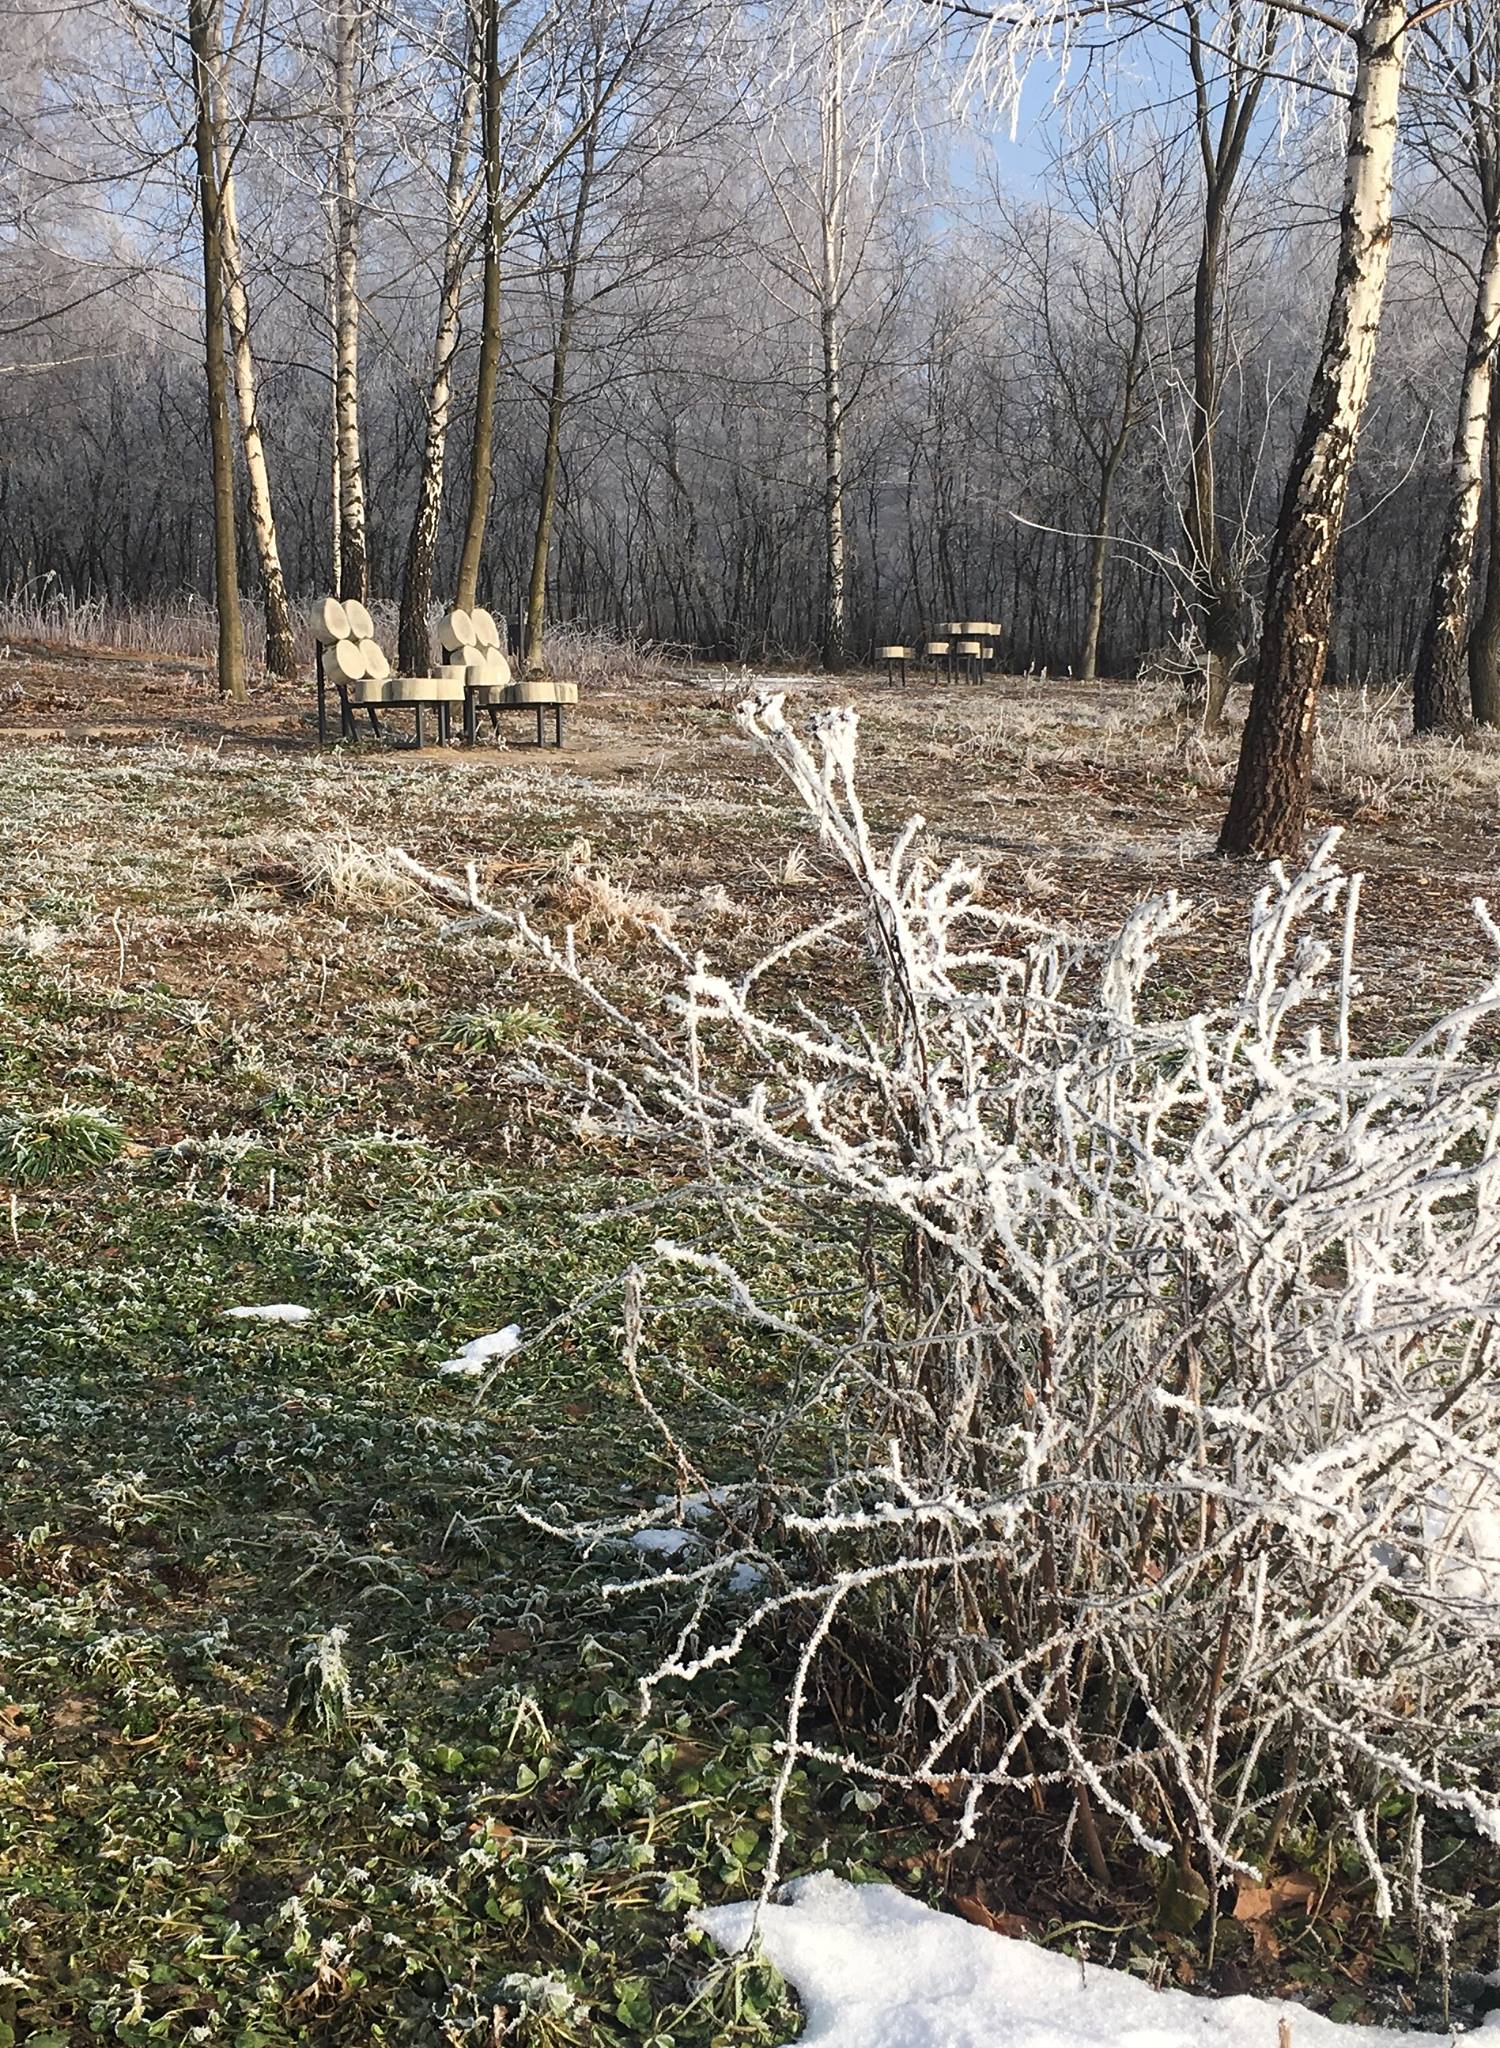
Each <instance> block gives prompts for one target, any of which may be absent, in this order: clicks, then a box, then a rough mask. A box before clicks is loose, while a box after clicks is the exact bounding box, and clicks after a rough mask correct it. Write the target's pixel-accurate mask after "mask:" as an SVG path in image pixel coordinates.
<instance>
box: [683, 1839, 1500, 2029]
mask: <svg viewBox="0 0 1500 2048" xmlns="http://www.w3.org/2000/svg"><path fill="white" fill-rule="evenodd" d="M692 1917H693V1921H694V1924H695V1925H697V1926H699V1927H702V1928H704V1929H706V1931H707V1932H708V1933H709V1934H710V1935H711V1936H712V1937H713V1939H714V1940H715V1941H716V1942H717V1943H718V1944H719V1946H720V1947H721V1948H723V1949H727V1950H730V1951H734V1950H737V1949H740V1948H743V1947H744V1946H745V1944H746V1943H747V1942H748V1941H749V1940H750V1939H751V1937H752V1934H753V1933H754V1932H755V1931H756V1918H757V1915H756V1908H755V1906H754V1905H753V1904H750V1905H743V1906H712V1907H709V1908H707V1909H705V1910H703V1911H700V1912H697V1913H695V1914H694V1915H693V1916H692ZM759 1934H760V1940H761V1944H762V1946H763V1948H764V1949H765V1952H766V1954H767V1955H768V1956H769V1957H770V1959H771V1961H772V1962H773V1963H774V1964H775V1965H776V1967H777V1969H778V1970H780V1972H781V1974H782V1976H783V1977H785V1978H786V1980H787V1982H788V1983H789V1984H790V1985H791V1986H792V1988H793V1990H794V1991H795V1992H796V1994H797V1996H798V1998H799V1999H800V2000H801V2002H802V2005H803V2008H804V2010H805V2011H806V2014H807V2027H806V2031H805V2032H804V2033H803V2034H802V2036H801V2038H800V2041H799V2042H798V2043H797V2048H1277V2044H1278V2039H1279V2038H1280V2022H1281V2021H1283V2020H1285V2022H1286V2024H1287V2028H1288V2029H1289V2034H1290V2039H1291V2042H1292V2044H1293V2048H1393V2044H1394V2043H1397V2042H1405V2043H1411V2042H1413V2041H1416V2040H1420V2041H1421V2042H1423V2043H1424V2044H1425V2048H1431V2044H1432V2043H1433V2041H1434V2040H1435V2039H1437V2038H1441V2037H1434V2036H1432V2035H1421V2036H1416V2035H1413V2034H1409V2033H1405V2032H1396V2031H1393V2030H1390V2029H1387V2028H1384V2027H1356V2026H1346V2025H1340V2024H1339V2023H1337V2022H1335V2021H1333V2020H1326V2019H1324V2018H1322V2016H1321V2015H1320V2014H1318V2013H1313V2012H1309V2011H1307V2010H1306V2008H1305V2007H1303V2006H1300V2005H1292V2004H1288V2003H1287V2002H1286V2001H1285V2000H1282V1999H1269V1998H1200V1997H1195V1996H1194V1995H1193V1994H1192V1993H1190V1992H1187V1991H1153V1990H1152V1989H1151V1987H1150V1986H1149V1985H1148V1984H1144V1983H1142V1981H1141V1980H1140V1978H1139V1977H1133V1976H1131V1975H1130V1974H1129V1973H1128V1972H1127V1971H1124V1970H1110V1969H1105V1968H1103V1967H1101V1966H1096V1965H1094V1964H1092V1963H1091V1964H1088V1965H1087V1966H1084V1965H1081V1964H1080V1963H1078V1962H1077V1961H1076V1960H1075V1959H1074V1958H1072V1957H1071V1956H1062V1955H1056V1954H1053V1953H1052V1952H1051V1951H1050V1950H1048V1949H1043V1948H1037V1947H1035V1946H1034V1945H1033V1944H1032V1943H1030V1942H1025V1941H1012V1940H1010V1939H1009V1938H1008V1937H1007V1936H1005V1935H1002V1934H992V1933H991V1932H990V1931H989V1930H988V1929H987V1928H983V1927H974V1926H971V1925H970V1924H969V1922H968V1921H966V1920H959V1919H956V1918H955V1917H954V1916H953V1915H951V1914H948V1913H939V1912H935V1911H934V1910H933V1908H932V1907H931V1906H924V1905H923V1904H922V1902H921V1901H920V1900H919V1899H913V1898H909V1897H908V1896H907V1895H906V1893H905V1892H899V1891H896V1890H895V1889H894V1888H893V1887H892V1886H890V1885H881V1884H871V1885H852V1884H845V1883H844V1882H843V1881H842V1880H841V1879H839V1878H836V1877H832V1876H830V1875H828V1874H827V1873H826V1872H820V1873H819V1874H818V1875H817V1876H815V1877H810V1878H805V1879H803V1880H801V1881H800V1882H799V1883H797V1884H794V1885H789V1886H787V1887H786V1889H785V1890H784V1891H783V1892H782V1894H781V1897H780V1899H779V1901H778V1902H777V1903H776V1904H774V1905H769V1906H764V1907H762V1908H761V1909H760V1913H759ZM1477 2031H1478V2032H1479V2033H1482V2034H1484V2035H1486V2036H1487V2037H1488V2038H1489V2040H1490V2042H1491V2043H1497V2042H1500V2013H1491V2014H1490V2015H1489V2017H1488V2018H1487V2019H1486V2020H1485V2022H1484V2024H1483V2026H1482V2027H1481V2028H1479V2029H1478V2030H1477ZM788 2048H790V2044H788Z"/></svg>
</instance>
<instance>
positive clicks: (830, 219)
mask: <svg viewBox="0 0 1500 2048" xmlns="http://www.w3.org/2000/svg"><path fill="white" fill-rule="evenodd" d="M821 127H822V136H821V141H822V164H821V172H822V216H823V217H822V222H821V227H822V252H821V254H822V274H821V276H820V278H819V280H818V318H819V329H820V340H821V343H822V354H823V632H822V640H823V666H824V667H825V668H827V669H839V668H842V667H843V665H844V660H845V657H846V654H847V651H848V630H849V628H848V589H847V572H846V541H845V533H844V364H843V335H842V332H841V321H840V313H841V308H842V302H843V292H844V267H845V266H844V258H845V246H846V211H847V207H848V190H849V177H848V170H849V167H848V161H847V156H848V152H847V148H846V138H845V129H844V31H843V23H842V20H841V19H840V18H839V16H838V13H837V0H836V4H835V12H834V18H833V48H832V62H831V68H830V72H829V79H828V86H827V90H826V91H825V93H824V98H823V109H822V123H821Z"/></svg>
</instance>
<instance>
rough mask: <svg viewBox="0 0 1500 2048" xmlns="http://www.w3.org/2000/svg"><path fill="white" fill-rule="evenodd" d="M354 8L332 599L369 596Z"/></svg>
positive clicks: (344, 162)
mask: <svg viewBox="0 0 1500 2048" xmlns="http://www.w3.org/2000/svg"><path fill="white" fill-rule="evenodd" d="M359 6H360V0H338V7H337V13H336V15H335V19H334V117H335V120H336V123H337V128H338V135H337V145H336V152H335V163H334V218H335V230H336V238H335V245H334V273H333V274H334V405H335V417H336V422H337V424H336V428H335V432H336V435H337V441H338V472H339V508H338V509H339V585H338V594H339V596H340V597H356V598H358V599H359V600H360V602H361V603H366V602H368V600H369V595H370V574H369V565H368V562H367V559H366V547H365V480H364V465H363V463H362V461H361V459H360V447H359V178H358V166H357V163H356V159H355V111H356V94H357V77H356V74H357V71H358V66H359V36H360V16H359Z"/></svg>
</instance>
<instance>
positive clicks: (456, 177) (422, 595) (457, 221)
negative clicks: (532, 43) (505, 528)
mask: <svg viewBox="0 0 1500 2048" xmlns="http://www.w3.org/2000/svg"><path fill="white" fill-rule="evenodd" d="M479 59H480V37H479V35H478V34H477V33H475V32H474V30H473V27H472V25H471V33H470V38H469V45H468V52H467V57H466V61H465V65H464V70H463V74H462V81H461V84H460V87H459V91H458V96H457V100H456V102H455V106H454V114H453V135H452V141H451V143H450V146H449V154H448V176H447V180H446V182H445V186H444V232H443V268H442V279H441V283H440V286H439V290H438V306H437V325H436V329H435V331H434V334H433V338H432V359H431V368H430V371H429V374H428V382H427V397H426V408H425V419H424V428H423V436H422V468H421V474H420V476H419V477H418V480H417V508H416V511H415V513H414V515H413V517H412V523H411V533H410V535H409V537H408V539H407V544H406V570H405V574H404V576H403V578H402V582H401V626H400V658H401V667H402V668H403V669H404V670H405V671H406V672H407V674H409V675H425V673H426V671H427V665H428V663H429V661H430V660H431V658H432V648H431V643H430V641H429V638H428V632H427V614H428V611H429V610H430V608H431V604H432V585H433V575H434V569H435V565H436V560H437V538H438V526H439V523H440V521H441V519H442V513H443V478H444V466H445V461H446V456H447V448H448V425H449V420H450V417H451V415H452V410H453V362H454V357H455V355H456V353H457V350H458V340H459V316H460V309H461V301H462V297H463V283H464V271H465V265H466V257H467V253H468V250H467V239H468V217H469V212H470V204H471V195H470V192H469V158H470V154H471V152H472V150H473V146H474V118H475V113H476V111H477V108H478V103H479ZM472 601H473V599H472V594H471V597H470V602H471V603H472Z"/></svg>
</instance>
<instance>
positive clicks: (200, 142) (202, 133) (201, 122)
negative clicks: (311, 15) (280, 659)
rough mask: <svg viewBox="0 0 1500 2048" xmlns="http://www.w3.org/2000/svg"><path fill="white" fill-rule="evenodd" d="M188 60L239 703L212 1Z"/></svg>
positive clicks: (226, 650) (222, 672)
mask: <svg viewBox="0 0 1500 2048" xmlns="http://www.w3.org/2000/svg"><path fill="white" fill-rule="evenodd" d="M188 41H189V46H190V48H191V50H192V58H193V101H194V112H195V120H194V125H193V141H194V150H195V154H196V157H197V168H198V204H199V209H200V212H201V214H202V219H203V327H204V344H205V346H204V362H205V368H206V371H207V386H208V432H209V448H210V452H211V457H212V464H213V500H214V596H215V600H216V602H217V605H218V612H219V688H220V690H221V691H222V692H223V694H224V695H225V696H226V697H228V698H230V699H231V700H232V701H233V702H234V703H236V704H240V703H243V702H244V700H245V695H246V691H245V639H244V633H243V631H242V629H241V626H240V587H239V571H238V566H237V562H236V558H235V542H234V446H233V443H232V441H231V439H230V431H229V369H228V365H227V364H226V362H225V360H224V259H223V244H222V216H221V212H220V193H219V178H218V167H217V164H216V161H215V155H214V127H213V79H214V71H213V67H214V56H215V52H216V50H217V48H218V14H217V11H216V0H188Z"/></svg>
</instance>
